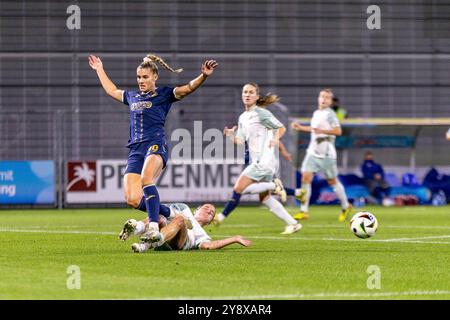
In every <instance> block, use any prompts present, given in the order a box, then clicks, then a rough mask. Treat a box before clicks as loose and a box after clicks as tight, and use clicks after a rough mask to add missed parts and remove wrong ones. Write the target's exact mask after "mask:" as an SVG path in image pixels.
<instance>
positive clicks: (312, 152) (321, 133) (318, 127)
mask: <svg viewBox="0 0 450 320" xmlns="http://www.w3.org/2000/svg"><path fill="white" fill-rule="evenodd" d="M317 102H318V110H316V111H314V114H313V117H312V119H311V126H302V125H300V124H298V123H296V122H294V123H292V128H293V129H295V130H297V131H301V132H310V133H311V140H310V142H309V146H308V149H307V150H306V156H305V158H304V159H303V163H302V167H301V172H302V187H301V192H300V194H299V199H300V202H301V207H300V212H299V213H298V214H296V215H294V218H295V219H297V220H301V219H307V218H308V217H309V214H308V207H309V199H310V197H311V182H312V180H313V177H314V174H315V173H317V172H322V173H323V174H324V175H325V178H326V179H327V182H328V184H329V185H330V186H331V187H332V188H333V191H334V192H335V193H336V195H337V197H338V199H339V200H340V202H341V208H342V212H341V214H340V215H339V221H340V222H343V221H345V219H346V218H347V215H348V214H349V212H350V211H351V208H352V206H351V204H350V203H349V202H348V199H347V195H346V194H345V190H344V187H343V186H342V184H341V183H340V182H339V180H338V179H337V176H338V170H337V164H336V162H337V161H336V148H335V146H334V142H335V140H336V136H340V135H341V134H342V129H341V126H340V124H339V120H338V118H337V116H336V114H335V113H334V111H333V110H332V109H331V104H332V103H333V91H331V89H323V90H321V91H320V93H319V97H318V99H317Z"/></svg>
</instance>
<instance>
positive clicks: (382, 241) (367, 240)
mask: <svg viewBox="0 0 450 320" xmlns="http://www.w3.org/2000/svg"><path fill="white" fill-rule="evenodd" d="M217 237H220V238H230V237H232V236H231V235H217ZM445 237H447V236H445ZM246 238H248V239H266V240H302V241H350V242H356V241H357V242H361V241H365V242H366V243H370V242H374V243H375V242H377V243H379V242H381V243H388V242H397V243H424V244H428V243H436V244H447V245H450V242H443V241H440V242H439V241H434V242H431V241H420V238H417V240H416V238H407V239H405V240H398V239H392V240H395V241H387V240H391V239H370V240H369V239H364V240H363V239H356V238H355V239H346V238H344V239H343V238H310V237H308V238H299V237H292V236H285V237H277V236H246Z"/></svg>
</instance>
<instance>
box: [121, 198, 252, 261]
mask: <svg viewBox="0 0 450 320" xmlns="http://www.w3.org/2000/svg"><path fill="white" fill-rule="evenodd" d="M161 210H163V211H164V212H166V213H168V216H169V218H165V217H164V216H162V215H160V230H161V231H160V235H161V237H159V238H156V237H155V238H148V237H141V240H142V242H141V243H133V245H132V246H131V248H132V249H133V251H134V252H136V253H143V252H146V251H148V250H150V249H153V248H155V250H194V249H201V250H212V249H220V248H223V247H226V246H228V245H230V244H233V243H238V244H240V245H243V246H245V247H248V246H250V245H251V244H252V242H251V241H250V240H247V239H244V238H243V237H242V236H234V237H231V238H226V239H222V240H215V241H213V240H212V239H211V237H210V236H208V234H207V233H206V231H205V230H204V229H203V227H204V226H206V225H208V224H210V223H211V221H212V219H213V218H214V215H215V213H216V208H215V207H214V206H213V205H212V204H204V205H202V206H200V207H198V208H197V209H196V210H195V212H194V215H192V212H191V209H189V207H188V206H187V205H186V204H184V203H173V204H170V205H168V206H166V205H163V204H161ZM147 228H148V219H146V220H144V221H136V220H134V219H130V220H128V221H127V222H125V224H124V227H123V229H122V231H121V232H120V234H119V239H120V240H122V241H125V240H127V239H128V238H129V237H130V236H131V235H138V236H139V235H143V234H144V233H145V232H146V229H147Z"/></svg>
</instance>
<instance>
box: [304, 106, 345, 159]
mask: <svg viewBox="0 0 450 320" xmlns="http://www.w3.org/2000/svg"><path fill="white" fill-rule="evenodd" d="M339 126H340V124H339V120H338V118H337V116H336V113H335V112H334V111H333V109H331V108H325V109H318V110H316V111H314V113H313V117H312V119H311V128H318V129H323V130H331V129H333V128H336V127H339ZM335 140H336V136H334V135H328V134H317V133H314V132H311V140H310V142H309V146H308V150H307V153H308V154H311V155H313V156H316V157H318V158H325V157H328V158H331V159H336V148H335V146H334V142H335Z"/></svg>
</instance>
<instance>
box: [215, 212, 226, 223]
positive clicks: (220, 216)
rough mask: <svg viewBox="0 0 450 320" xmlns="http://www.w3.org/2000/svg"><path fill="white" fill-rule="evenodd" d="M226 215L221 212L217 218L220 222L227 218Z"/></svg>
mask: <svg viewBox="0 0 450 320" xmlns="http://www.w3.org/2000/svg"><path fill="white" fill-rule="evenodd" d="M225 218H226V216H225V215H224V214H223V213H222V212H221V213H219V214H218V215H217V219H218V220H219V222H222V221H223V220H225Z"/></svg>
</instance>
